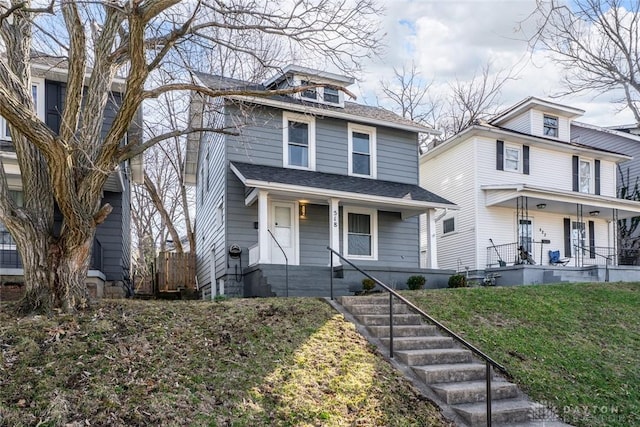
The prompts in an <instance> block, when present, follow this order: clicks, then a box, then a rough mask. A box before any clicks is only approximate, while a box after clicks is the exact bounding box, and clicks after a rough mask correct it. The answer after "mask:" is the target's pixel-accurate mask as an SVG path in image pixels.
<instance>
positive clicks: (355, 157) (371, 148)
mask: <svg viewBox="0 0 640 427" xmlns="http://www.w3.org/2000/svg"><path fill="white" fill-rule="evenodd" d="M348 132H349V136H348V139H349V175H358V176H366V177H371V178H375V177H376V129H375V128H373V127H370V126H361V125H356V124H352V123H349V125H348Z"/></svg>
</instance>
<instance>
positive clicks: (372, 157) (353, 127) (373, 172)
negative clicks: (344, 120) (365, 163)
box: [347, 123, 378, 179]
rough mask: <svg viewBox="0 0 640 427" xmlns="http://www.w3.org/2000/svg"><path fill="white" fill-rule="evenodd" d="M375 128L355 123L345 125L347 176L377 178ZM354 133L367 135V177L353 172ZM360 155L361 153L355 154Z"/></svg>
mask: <svg viewBox="0 0 640 427" xmlns="http://www.w3.org/2000/svg"><path fill="white" fill-rule="evenodd" d="M376 131H377V130H376V128H375V127H372V126H364V125H360V124H356V123H348V124H347V140H348V143H347V146H348V148H347V150H348V153H349V154H348V160H347V161H348V162H349V165H348V170H349V175H351V176H358V177H361V178H373V179H376V178H377V176H378V167H377V163H378V159H377V156H376V152H377V151H378V150H377V141H376V140H377V138H376ZM354 132H355V133H363V134H367V135H369V171H370V174H369V175H365V174H360V173H356V172H354V171H353V154H354V151H353V134H354ZM356 154H361V153H356Z"/></svg>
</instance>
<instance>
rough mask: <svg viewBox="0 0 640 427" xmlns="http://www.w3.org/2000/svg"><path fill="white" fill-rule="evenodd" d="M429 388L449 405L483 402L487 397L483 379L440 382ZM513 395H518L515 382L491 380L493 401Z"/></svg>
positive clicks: (512, 396)
mask: <svg viewBox="0 0 640 427" xmlns="http://www.w3.org/2000/svg"><path fill="white" fill-rule="evenodd" d="M431 388H432V389H433V391H435V392H436V394H437V395H438V396H440V398H441V399H442V400H444V401H445V402H447V403H448V404H450V405H454V404H458V403H475V402H485V401H486V399H487V384H486V382H485V381H465V382H451V383H441V384H434V385H432V386H431ZM515 397H518V387H517V386H516V385H515V384H513V383H510V382H507V381H491V398H492V399H493V400H494V401H497V400H500V399H512V398H515Z"/></svg>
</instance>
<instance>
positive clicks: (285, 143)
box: [282, 111, 316, 171]
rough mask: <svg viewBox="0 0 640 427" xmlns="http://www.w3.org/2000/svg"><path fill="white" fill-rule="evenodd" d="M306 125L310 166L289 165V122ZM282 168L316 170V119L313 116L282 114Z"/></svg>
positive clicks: (286, 112) (285, 112)
mask: <svg viewBox="0 0 640 427" xmlns="http://www.w3.org/2000/svg"><path fill="white" fill-rule="evenodd" d="M290 121H292V122H298V123H306V124H307V125H308V129H307V130H308V135H307V138H308V143H309V144H308V146H307V152H308V154H307V155H308V157H307V162H308V166H307V167H304V166H295V165H290V164H289V122H290ZM282 166H283V167H285V168H290V169H303V170H312V171H314V170H316V118H315V117H313V116H308V115H302V114H295V113H290V112H288V111H283V112H282Z"/></svg>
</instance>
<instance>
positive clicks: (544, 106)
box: [489, 96, 585, 124]
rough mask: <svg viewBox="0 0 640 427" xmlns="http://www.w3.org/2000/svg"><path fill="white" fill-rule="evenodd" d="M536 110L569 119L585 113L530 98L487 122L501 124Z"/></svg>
mask: <svg viewBox="0 0 640 427" xmlns="http://www.w3.org/2000/svg"><path fill="white" fill-rule="evenodd" d="M534 107H535V108H538V109H540V110H542V111H544V112H547V113H551V114H557V115H560V116H564V117H569V118H571V119H573V118H576V117H580V116H582V115H583V114H584V113H585V111H584V110H581V109H579V108H574V107H570V106H568V105H563V104H558V103H557V102H552V101H547V100H546V99H541V98H536V97H535V96H530V97H528V98H525V99H523V100H522V101H520V102H518V103H517V104H515V105H513V106H511V107H509V108H507V109H506V110H504V111H503V112H501V113H498V114H496V115H495V116H494V117H493V118H491V120H490V121H489V122H490V123H492V124H498V123H502V122H504V121H506V120H509V119H510V118H512V117H515V116H517V115H519V114H522V113H523V112H525V111H527V110H530V109H532V108H534Z"/></svg>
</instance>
